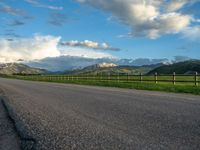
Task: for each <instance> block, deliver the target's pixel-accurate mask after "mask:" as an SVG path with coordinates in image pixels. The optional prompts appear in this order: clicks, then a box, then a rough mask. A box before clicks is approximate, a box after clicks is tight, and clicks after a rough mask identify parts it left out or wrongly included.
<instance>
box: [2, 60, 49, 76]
mask: <svg viewBox="0 0 200 150" xmlns="http://www.w3.org/2000/svg"><path fill="white" fill-rule="evenodd" d="M47 72H48V71H46V70H44V69H39V68H32V67H29V66H27V65H24V64H18V63H6V64H0V74H7V75H11V74H45V73H47Z"/></svg>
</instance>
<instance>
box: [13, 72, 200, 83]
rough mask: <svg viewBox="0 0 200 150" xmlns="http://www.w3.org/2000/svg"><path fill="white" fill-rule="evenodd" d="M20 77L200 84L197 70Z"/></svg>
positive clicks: (41, 79) (56, 79)
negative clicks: (191, 71) (193, 72)
mask: <svg viewBox="0 0 200 150" xmlns="http://www.w3.org/2000/svg"><path fill="white" fill-rule="evenodd" d="M15 77H17V78H20V79H27V80H28V79H29V80H38V81H104V82H111V81H112V82H141V83H143V82H151V83H155V84H158V83H161V82H163V83H171V84H173V85H176V83H190V84H193V85H195V86H198V85H199V84H200V80H199V79H200V75H199V74H198V73H197V72H196V73H195V74H193V75H182V74H176V73H175V72H174V73H173V74H171V75H169V74H168V75H159V74H158V73H155V74H154V75H143V74H139V75H131V74H127V75H125V74H123V75H120V74H118V75H111V74H108V75H102V74H101V75H100V74H97V75H15Z"/></svg>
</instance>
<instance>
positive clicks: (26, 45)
mask: <svg viewBox="0 0 200 150" xmlns="http://www.w3.org/2000/svg"><path fill="white" fill-rule="evenodd" d="M199 10H200V1H199V0H0V62H1V63H4V62H17V61H21V60H25V61H32V60H40V59H44V58H46V57H61V56H79V57H87V58H119V59H120V58H132V59H136V58H151V59H156V58H157V59H158V58H167V59H173V57H174V56H187V57H190V58H195V59H200V52H199V50H200V11H199Z"/></svg>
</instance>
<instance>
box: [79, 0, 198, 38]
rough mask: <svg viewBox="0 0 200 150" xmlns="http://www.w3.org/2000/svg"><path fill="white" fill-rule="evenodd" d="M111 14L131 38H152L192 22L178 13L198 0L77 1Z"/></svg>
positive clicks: (189, 16)
mask: <svg viewBox="0 0 200 150" xmlns="http://www.w3.org/2000/svg"><path fill="white" fill-rule="evenodd" d="M76 1H78V2H79V3H82V4H87V5H90V6H93V7H95V8H97V9H101V10H103V11H106V12H109V13H111V14H112V15H113V16H114V17H115V18H117V19H118V20H120V21H121V22H123V23H124V24H127V25H129V26H130V27H131V28H132V31H131V33H130V34H131V35H132V36H146V37H148V38H151V39H155V38H158V37H159V36H161V35H163V34H174V33H179V32H181V31H182V30H183V29H184V28H186V27H188V26H189V25H190V23H191V22H192V21H193V17H192V16H191V15H187V14H182V13H181V12H180V11H179V10H180V9H182V8H183V7H184V6H185V5H188V4H191V3H194V2H196V1H197V0H168V1H164V0H123V1H121V0H109V1H108V0H101V1H99V0H76Z"/></svg>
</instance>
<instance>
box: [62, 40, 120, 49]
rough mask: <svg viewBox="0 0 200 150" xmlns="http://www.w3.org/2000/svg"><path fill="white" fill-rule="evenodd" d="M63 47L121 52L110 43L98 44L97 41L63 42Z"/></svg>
mask: <svg viewBox="0 0 200 150" xmlns="http://www.w3.org/2000/svg"><path fill="white" fill-rule="evenodd" d="M61 45H65V46H71V47H83V48H88V49H99V50H113V51H119V50H120V49H119V48H114V47H111V46H110V45H109V44H108V43H105V42H104V43H98V42H95V41H89V40H85V41H78V40H72V41H66V42H61Z"/></svg>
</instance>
